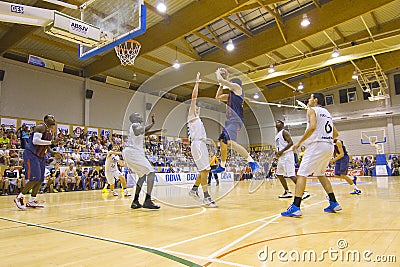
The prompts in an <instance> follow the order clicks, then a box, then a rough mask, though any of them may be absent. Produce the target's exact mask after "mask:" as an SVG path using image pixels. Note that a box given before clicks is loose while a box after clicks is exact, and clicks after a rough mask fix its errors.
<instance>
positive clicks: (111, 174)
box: [106, 170, 124, 184]
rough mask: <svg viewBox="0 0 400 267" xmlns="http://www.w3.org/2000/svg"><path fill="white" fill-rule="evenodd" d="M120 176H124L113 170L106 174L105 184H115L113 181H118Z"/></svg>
mask: <svg viewBox="0 0 400 267" xmlns="http://www.w3.org/2000/svg"><path fill="white" fill-rule="evenodd" d="M120 176H124V175H123V174H122V173H121V172H120V171H119V170H113V171H108V172H106V178H107V182H108V183H109V184H115V179H117V180H118V179H119V177H120Z"/></svg>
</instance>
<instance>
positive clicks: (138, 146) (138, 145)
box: [122, 112, 160, 209]
mask: <svg viewBox="0 0 400 267" xmlns="http://www.w3.org/2000/svg"><path fill="white" fill-rule="evenodd" d="M129 120H130V121H131V123H132V125H131V126H130V127H129V136H128V140H127V141H126V142H125V148H124V150H123V151H122V155H123V157H124V161H125V163H126V165H127V166H128V167H129V169H131V170H132V171H133V172H135V173H136V174H137V175H138V177H139V179H138V181H137V182H136V191H135V198H134V199H133V201H132V204H131V208H132V209H138V208H141V207H143V208H146V209H159V208H160V206H158V205H156V204H154V203H153V201H152V200H151V192H152V190H153V186H154V179H155V176H156V174H155V172H154V168H153V166H152V165H151V164H150V162H149V160H148V159H147V158H146V155H145V152H144V148H143V146H144V138H145V135H144V134H145V132H146V131H148V130H149V129H150V128H151V127H152V126H153V125H154V116H153V117H152V123H151V124H149V125H147V126H143V125H142V122H143V117H142V116H141V115H140V114H139V113H137V112H134V113H132V114H131V115H130V116H129ZM145 180H146V182H147V194H146V199H145V201H144V203H143V205H141V204H140V203H139V194H140V191H141V190H142V186H143V183H144V181H145Z"/></svg>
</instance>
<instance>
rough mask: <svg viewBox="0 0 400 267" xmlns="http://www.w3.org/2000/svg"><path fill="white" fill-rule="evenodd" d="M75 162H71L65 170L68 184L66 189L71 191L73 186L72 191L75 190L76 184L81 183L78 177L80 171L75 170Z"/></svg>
mask: <svg viewBox="0 0 400 267" xmlns="http://www.w3.org/2000/svg"><path fill="white" fill-rule="evenodd" d="M74 166H75V165H74V163H70V164H69V166H68V168H66V169H65V172H64V179H65V185H66V188H65V189H66V190H65V191H69V188H71V190H72V191H75V188H76V186H79V184H80V179H78V173H77V172H76V170H75V167H74Z"/></svg>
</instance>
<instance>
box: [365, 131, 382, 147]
mask: <svg viewBox="0 0 400 267" xmlns="http://www.w3.org/2000/svg"><path fill="white" fill-rule="evenodd" d="M382 143H386V134H385V129H376V130H371V131H361V144H364V145H375V144H382Z"/></svg>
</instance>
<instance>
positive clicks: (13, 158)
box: [8, 145, 22, 165]
mask: <svg viewBox="0 0 400 267" xmlns="http://www.w3.org/2000/svg"><path fill="white" fill-rule="evenodd" d="M8 154H9V156H10V164H12V165H15V164H17V163H18V159H19V158H22V155H21V157H20V155H19V151H18V149H17V147H16V146H15V145H11V149H10V150H9V152H8Z"/></svg>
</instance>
